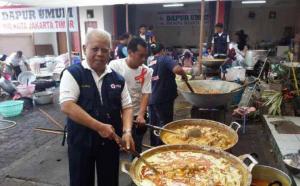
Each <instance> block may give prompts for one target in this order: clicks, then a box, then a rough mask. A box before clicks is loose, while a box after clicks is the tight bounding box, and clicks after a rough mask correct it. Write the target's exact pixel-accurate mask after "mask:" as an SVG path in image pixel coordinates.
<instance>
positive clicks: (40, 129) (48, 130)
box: [34, 127, 64, 135]
mask: <svg viewBox="0 0 300 186" xmlns="http://www.w3.org/2000/svg"><path fill="white" fill-rule="evenodd" d="M34 130H35V131H40V132H46V133H52V134H62V135H64V131H63V130H57V129H46V128H39V127H37V128H34Z"/></svg>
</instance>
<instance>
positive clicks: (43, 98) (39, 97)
mask: <svg viewBox="0 0 300 186" xmlns="http://www.w3.org/2000/svg"><path fill="white" fill-rule="evenodd" d="M33 101H34V102H35V103H36V104H38V105H45V104H50V103H52V102H53V92H51V91H42V92H37V93H34V94H33Z"/></svg>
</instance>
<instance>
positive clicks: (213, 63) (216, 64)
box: [202, 58, 225, 69]
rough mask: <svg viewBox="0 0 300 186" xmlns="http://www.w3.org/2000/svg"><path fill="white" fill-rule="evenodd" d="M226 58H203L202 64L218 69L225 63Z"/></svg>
mask: <svg viewBox="0 0 300 186" xmlns="http://www.w3.org/2000/svg"><path fill="white" fill-rule="evenodd" d="M224 61H225V59H205V58H203V59H202V65H204V66H206V67H208V68H213V69H218V68H219V67H220V66H221V65H222V64H223V63H224Z"/></svg>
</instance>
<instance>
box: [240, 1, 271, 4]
mask: <svg viewBox="0 0 300 186" xmlns="http://www.w3.org/2000/svg"><path fill="white" fill-rule="evenodd" d="M263 3H266V1H265V0H262V1H242V4H263Z"/></svg>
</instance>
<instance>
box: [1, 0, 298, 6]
mask: <svg viewBox="0 0 300 186" xmlns="http://www.w3.org/2000/svg"><path fill="white" fill-rule="evenodd" d="M205 1H216V0H205ZM225 1H235V2H240V1H241V0H225ZM2 2H4V4H3V3H1V0H0V6H3V5H6V4H5V2H6V3H10V4H11V3H13V4H22V5H29V6H39V7H70V6H72V7H75V6H97V5H115V4H157V3H187V2H201V0H50V1H45V0H3V1H2ZM267 2H268V3H267V4H272V5H276V6H281V5H283V4H290V3H299V4H300V0H267Z"/></svg>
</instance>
